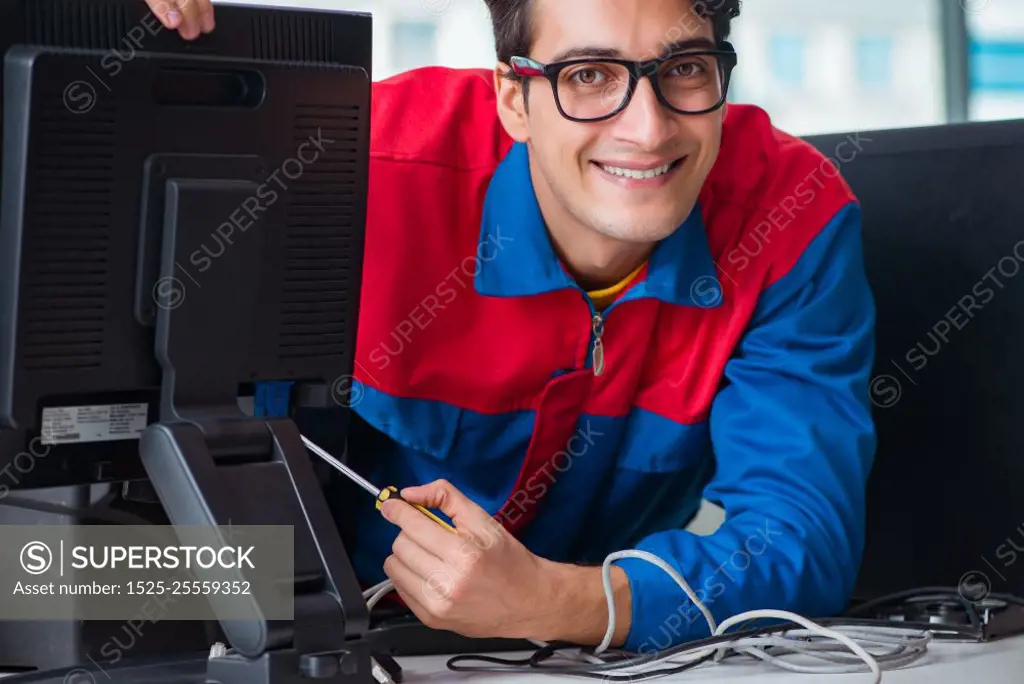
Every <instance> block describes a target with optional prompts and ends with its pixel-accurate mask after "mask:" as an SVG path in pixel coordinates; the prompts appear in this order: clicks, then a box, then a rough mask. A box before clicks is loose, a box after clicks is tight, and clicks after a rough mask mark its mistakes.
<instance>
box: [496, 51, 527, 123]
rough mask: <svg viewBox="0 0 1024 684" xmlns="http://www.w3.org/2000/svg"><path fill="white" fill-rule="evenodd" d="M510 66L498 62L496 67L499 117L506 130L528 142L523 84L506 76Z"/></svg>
mask: <svg viewBox="0 0 1024 684" xmlns="http://www.w3.org/2000/svg"><path fill="white" fill-rule="evenodd" d="M509 68H510V67H508V66H507V65H505V64H498V65H497V66H496V67H495V68H494V92H495V94H496V95H497V100H498V102H497V107H498V118H499V119H501V125H502V126H504V127H505V132H506V133H508V135H509V137H510V138H512V139H513V140H515V141H516V142H527V141H528V140H529V139H530V135H529V126H528V125H527V124H528V121H527V114H526V103H525V102H523V84H522V82H521V81H517V80H514V79H511V78H508V77H507V76H505V74H506V73H508V70H509Z"/></svg>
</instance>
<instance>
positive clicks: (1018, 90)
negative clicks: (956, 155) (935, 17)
mask: <svg viewBox="0 0 1024 684" xmlns="http://www.w3.org/2000/svg"><path fill="white" fill-rule="evenodd" d="M967 30H968V33H969V35H970V40H969V44H968V50H967V58H968V71H967V73H968V83H969V86H970V99H969V103H968V104H969V113H970V117H971V118H972V119H976V120H993V119H1018V118H1024V3H1012V2H1011V3H988V4H979V5H978V8H977V9H974V10H972V11H969V12H968V13H967Z"/></svg>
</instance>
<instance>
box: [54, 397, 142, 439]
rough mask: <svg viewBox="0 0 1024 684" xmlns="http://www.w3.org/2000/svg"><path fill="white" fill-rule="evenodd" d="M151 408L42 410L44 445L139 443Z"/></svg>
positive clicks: (56, 407)
mask: <svg viewBox="0 0 1024 684" xmlns="http://www.w3.org/2000/svg"><path fill="white" fill-rule="evenodd" d="M148 419H149V404H107V405H103V406H51V407H49V408H44V409H43V427H42V442H43V444H74V443H77V442H113V441H116V440H121V439H138V438H139V437H140V436H142V431H143V430H145V429H146V425H148Z"/></svg>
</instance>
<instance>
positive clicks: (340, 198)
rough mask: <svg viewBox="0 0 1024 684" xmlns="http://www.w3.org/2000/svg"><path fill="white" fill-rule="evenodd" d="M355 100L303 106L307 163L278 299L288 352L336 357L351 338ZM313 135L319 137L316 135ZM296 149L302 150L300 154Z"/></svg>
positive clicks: (292, 212) (300, 116)
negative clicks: (348, 304) (349, 303)
mask: <svg viewBox="0 0 1024 684" xmlns="http://www.w3.org/2000/svg"><path fill="white" fill-rule="evenodd" d="M360 114H361V112H360V108H359V107H356V106H351V107H348V106H332V105H299V107H298V109H297V111H296V119H295V128H294V143H295V148H296V149H297V150H298V149H299V147H300V146H303V148H302V149H303V152H302V156H303V157H305V158H306V159H310V158H312V157H314V156H315V159H314V160H313V161H311V162H309V163H305V164H303V167H302V171H301V174H300V175H298V176H297V177H296V178H294V179H292V180H291V181H290V186H289V189H290V192H289V206H288V218H287V221H288V235H287V238H286V240H285V283H284V291H283V293H282V302H281V339H280V347H279V352H280V355H281V356H282V357H283V358H309V357H320V356H334V355H338V354H342V353H344V352H345V345H346V343H347V342H348V341H349V340H348V331H347V329H346V326H347V325H352V324H353V323H354V322H353V321H346V319H345V317H346V315H347V314H348V311H347V310H346V306H345V302H346V299H347V297H348V292H349V290H350V288H351V287H353V286H354V285H356V283H353V282H352V280H351V278H352V272H353V270H354V269H355V268H356V267H357V266H358V264H357V263H356V261H355V259H354V254H353V249H354V247H355V246H356V243H355V239H356V238H357V237H358V236H359V232H360V231H361V230H362V227H361V226H359V225H356V221H357V220H358V219H360V218H361V216H360V215H359V212H358V207H359V197H358V195H357V190H358V187H359V186H358V184H357V180H356V174H357V172H358V170H359V159H360V157H359V148H360V143H359V139H360V138H359V130H360V127H359V120H360ZM313 141H315V142H313ZM296 156H299V155H296Z"/></svg>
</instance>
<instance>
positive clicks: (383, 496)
mask: <svg viewBox="0 0 1024 684" xmlns="http://www.w3.org/2000/svg"><path fill="white" fill-rule="evenodd" d="M300 437H302V443H303V444H305V445H306V448H307V449H309V450H310V451H312V452H313V453H314V454H316V455H317V456H319V457H320V458H322V459H323V460H325V461H327V462H328V463H330V464H331V465H332V466H334V467H335V468H336V469H337V470H338V471H339V472H340V473H341V474H342V475H344V476H345V477H347V478H348V479H350V480H352V481H353V482H355V483H356V484H357V485H359V486H360V487H362V488H363V489H365V490H366V491H368V492H370V494H373V498H374V499H376V500H377V510H380V507H381V505H382V504H383V503H384V502H385V501H387V500H388V499H401V498H402V495H401V494H399V492H398V488H397V487H386V488H384V489H381V488H380V487H374V486H373V484H371V483H370V482H369V481H368V480H366V479H364V478H363V477H362V476H361V475H360V474H359V473H357V472H356V471H354V470H352V469H351V468H349V467H348V466H347V465H345V464H344V463H342V462H341V461H339V460H338V459H336V458H334V456H331V455H330V454H329V453H327V452H326V451H324V450H323V449H321V448H320V447H318V446H317V445H316V444H315V443H314V442H313V441H312V440H310V439H309V438H308V437H306V436H305V435H300ZM406 503H408V502H406ZM410 505H412V506H413V507H414V508H416V509H417V510H419V512H420V513H422V514H423V515H425V516H427V517H428V518H430V519H431V520H433V521H434V522H436V523H437V524H438V525H440V526H441V527H443V528H445V529H446V530H448V531H449V532H455V531H456V530H455V528H454V527H452V526H451V525H449V524H448V523H446V522H445V521H444V520H441V519H440V518H439V517H437V516H436V515H434V514H433V513H431V512H430V511H429V510H427V509H426V508H424V507H423V506H420V505H419V504H410Z"/></svg>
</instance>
